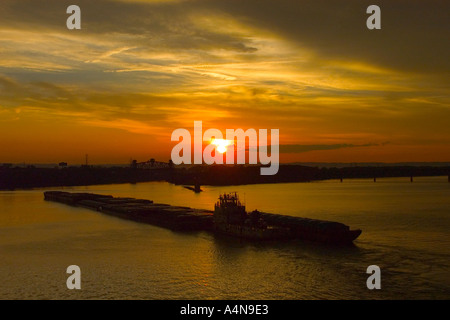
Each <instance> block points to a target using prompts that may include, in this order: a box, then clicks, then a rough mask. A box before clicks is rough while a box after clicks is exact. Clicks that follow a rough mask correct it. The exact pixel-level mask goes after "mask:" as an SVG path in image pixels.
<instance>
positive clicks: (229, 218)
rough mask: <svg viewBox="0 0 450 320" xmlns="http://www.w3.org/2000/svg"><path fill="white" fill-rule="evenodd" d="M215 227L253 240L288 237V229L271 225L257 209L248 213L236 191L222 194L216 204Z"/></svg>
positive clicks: (218, 230) (223, 232)
mask: <svg viewBox="0 0 450 320" xmlns="http://www.w3.org/2000/svg"><path fill="white" fill-rule="evenodd" d="M213 218H214V229H215V231H216V232H218V233H222V234H226V235H230V236H234V237H236V236H237V237H239V238H245V239H253V240H275V239H283V238H287V235H288V231H289V230H288V229H287V228H284V227H278V226H269V225H268V224H267V223H266V222H265V221H264V219H263V218H262V217H261V213H260V212H259V211H257V210H255V211H252V212H251V213H247V212H246V211H245V205H243V204H242V203H241V201H240V200H239V197H238V195H237V193H236V192H234V193H229V194H223V195H220V197H219V201H217V203H216V204H215V205H214V215H213Z"/></svg>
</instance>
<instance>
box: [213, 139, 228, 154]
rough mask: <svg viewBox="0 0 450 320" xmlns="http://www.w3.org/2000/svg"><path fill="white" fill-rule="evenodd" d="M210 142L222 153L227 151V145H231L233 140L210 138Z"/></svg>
mask: <svg viewBox="0 0 450 320" xmlns="http://www.w3.org/2000/svg"><path fill="white" fill-rule="evenodd" d="M211 144H213V145H215V146H216V150H217V151H219V152H220V153H224V152H226V151H227V147H228V146H230V145H232V144H233V142H232V141H231V140H225V139H212V141H211Z"/></svg>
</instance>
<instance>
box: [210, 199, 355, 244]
mask: <svg viewBox="0 0 450 320" xmlns="http://www.w3.org/2000/svg"><path fill="white" fill-rule="evenodd" d="M213 219H214V229H215V231H216V232H218V233H222V234H227V235H230V236H235V237H239V238H246V239H252V240H277V239H301V240H304V241H312V242H322V243H328V244H351V243H352V242H353V240H355V239H356V238H358V236H359V235H360V234H361V230H360V229H356V230H350V228H349V227H348V226H346V225H345V224H343V223H339V222H333V221H323V220H317V219H308V218H300V217H292V216H285V215H279V214H271V213H264V212H259V211H258V210H255V211H252V212H250V213H247V212H246V211H245V205H243V204H242V203H241V201H240V200H239V197H238V195H237V193H236V192H235V193H229V194H223V195H220V197H219V201H218V202H217V203H216V204H215V205H214V214H213Z"/></svg>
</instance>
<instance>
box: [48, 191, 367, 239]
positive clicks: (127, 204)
mask: <svg viewBox="0 0 450 320" xmlns="http://www.w3.org/2000/svg"><path fill="white" fill-rule="evenodd" d="M44 198H45V200H48V201H56V202H60V203H64V204H68V205H71V206H77V207H84V208H88V209H92V210H95V211H98V212H102V213H104V214H108V215H112V216H116V217H119V218H123V219H127V220H133V221H138V222H143V223H149V224H152V225H156V226H160V227H164V228H168V229H171V230H179V231H210V232H214V233H219V234H225V235H228V236H232V237H237V238H243V239H251V240H279V239H301V240H305V241H313V242H321V243H328V244H351V243H352V242H353V241H354V240H355V239H356V238H357V237H358V236H359V235H360V234H361V230H359V229H357V230H350V228H349V227H348V226H346V225H345V224H342V223H339V222H332V221H323V220H317V219H307V218H300V217H293V216H285V215H279V214H271V213H264V212H259V211H257V210H255V211H252V212H250V213H247V212H246V210H245V206H244V205H243V204H242V203H241V202H240V200H239V197H238V195H237V194H236V193H231V194H224V195H221V196H220V197H219V201H218V202H217V203H216V204H215V206H214V211H210V210H202V209H193V208H190V207H180V206H171V205H168V204H161V203H153V201H151V200H144V199H135V198H120V197H113V196H110V195H100V194H93V193H69V192H62V191H46V192H44Z"/></svg>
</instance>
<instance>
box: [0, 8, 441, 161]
mask: <svg viewBox="0 0 450 320" xmlns="http://www.w3.org/2000/svg"><path fill="white" fill-rule="evenodd" d="M43 3H44V1H41V0H21V1H13V0H2V4H1V5H0V8H1V10H0V150H1V152H0V163H1V162H13V163H19V162H20V163H22V162H26V163H56V162H60V161H66V162H68V163H69V164H79V163H82V162H84V157H85V154H89V159H90V162H91V163H97V164H100V163H128V161H129V160H130V158H133V159H137V160H138V161H145V160H148V159H150V158H155V159H157V160H160V161H168V160H169V158H170V151H171V149H172V147H173V146H174V145H175V144H176V143H175V142H171V140H170V137H171V133H172V131H173V130H175V129H177V128H186V129H188V130H191V131H192V130H193V124H194V121H196V120H197V121H203V126H204V129H207V128H218V129H220V130H222V131H223V132H225V129H227V128H230V129H237V128H242V129H244V130H246V129H248V128H255V129H279V130H280V148H281V151H282V153H281V155H280V160H281V162H409V161H411V162H425V161H450V129H448V128H449V125H448V121H449V120H450V98H449V88H450V83H449V79H450V77H449V70H450V68H449V67H450V63H449V61H448V60H449V59H448V56H449V53H450V52H449V42H448V41H444V40H445V39H448V18H447V15H446V14H447V13H448V10H449V9H450V8H449V4H448V3H447V2H441V1H429V2H428V1H427V2H424V1H410V2H408V4H409V5H408V6H406V5H402V4H401V3H402V2H401V1H400V2H396V3H392V1H379V3H378V5H379V6H380V7H381V10H382V29H381V30H368V29H367V28H366V26H365V19H366V18H367V15H366V14H365V9H366V8H367V6H368V5H370V4H371V3H369V2H367V3H364V1H362V2H361V1H356V0H349V1H337V2H333V3H330V2H329V1H322V0H321V1H284V0H281V1H257V0H250V1H245V2H242V1H233V0H231V1H218V0H209V1H206V0H198V1H197V0H192V1H191V0H185V1H182V0H179V1H177V0H171V1H169V0H166V1H164V0H157V1H144V0H142V1H138V0H98V1H95V2H94V1H86V0H79V1H77V4H78V5H79V6H80V8H81V12H82V30H68V29H67V28H66V24H65V20H66V18H67V17H68V15H67V14H66V13H65V10H66V8H67V6H68V5H70V4H72V3H71V2H70V1H59V0H49V1H45V5H43Z"/></svg>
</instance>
